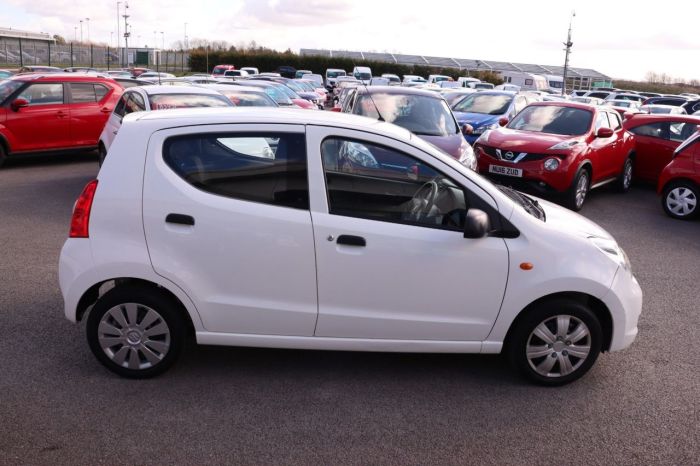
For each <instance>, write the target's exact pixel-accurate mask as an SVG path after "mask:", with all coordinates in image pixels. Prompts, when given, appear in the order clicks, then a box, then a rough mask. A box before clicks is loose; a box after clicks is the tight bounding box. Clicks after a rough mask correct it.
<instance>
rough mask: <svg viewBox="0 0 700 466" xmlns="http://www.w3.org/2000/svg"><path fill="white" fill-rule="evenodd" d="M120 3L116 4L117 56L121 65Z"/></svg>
mask: <svg viewBox="0 0 700 466" xmlns="http://www.w3.org/2000/svg"><path fill="white" fill-rule="evenodd" d="M121 4H122V2H117V56H118V57H119V64H120V65H121V64H122V56H121V54H120V53H119V32H120V31H119V5H121Z"/></svg>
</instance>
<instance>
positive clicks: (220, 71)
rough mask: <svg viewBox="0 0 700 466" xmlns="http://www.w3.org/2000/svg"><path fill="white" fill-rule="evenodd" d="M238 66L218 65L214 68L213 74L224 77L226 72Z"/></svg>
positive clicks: (215, 76)
mask: <svg viewBox="0 0 700 466" xmlns="http://www.w3.org/2000/svg"><path fill="white" fill-rule="evenodd" d="M235 69H236V67H235V66H233V65H216V66H215V67H214V69H213V70H211V75H212V77H214V78H223V77H224V73H226V72H227V71H230V70H235Z"/></svg>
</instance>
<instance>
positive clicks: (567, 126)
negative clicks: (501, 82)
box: [508, 105, 593, 136]
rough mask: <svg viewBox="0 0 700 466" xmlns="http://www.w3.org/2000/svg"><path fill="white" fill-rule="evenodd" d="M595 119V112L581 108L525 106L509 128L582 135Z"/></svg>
mask: <svg viewBox="0 0 700 466" xmlns="http://www.w3.org/2000/svg"><path fill="white" fill-rule="evenodd" d="M592 121H593V112H591V111H589V110H584V109H581V108H573V107H561V106H558V105H535V106H530V107H525V108H524V109H523V110H522V111H521V112H520V113H518V115H517V116H516V117H515V118H514V119H513V120H512V121H511V122H510V123H509V124H508V128H510V129H517V130H520V131H534V132H537V133H547V134H560V135H566V136H581V135H583V134H586V133H587V132H588V130H589V129H590V127H591V122H592Z"/></svg>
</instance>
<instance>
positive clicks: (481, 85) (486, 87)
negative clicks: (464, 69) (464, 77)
mask: <svg viewBox="0 0 700 466" xmlns="http://www.w3.org/2000/svg"><path fill="white" fill-rule="evenodd" d="M469 87H470V88H472V89H476V90H477V91H484V90H486V91H488V90H493V89H495V88H496V86H494V85H493V84H492V83H485V82H480V83H469Z"/></svg>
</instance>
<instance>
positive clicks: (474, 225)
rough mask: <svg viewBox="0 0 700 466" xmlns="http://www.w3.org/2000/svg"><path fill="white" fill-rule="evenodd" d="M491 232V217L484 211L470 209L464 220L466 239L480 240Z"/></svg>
mask: <svg viewBox="0 0 700 466" xmlns="http://www.w3.org/2000/svg"><path fill="white" fill-rule="evenodd" d="M489 231H491V222H490V221H489V216H488V215H487V214H486V212H484V211H483V210H479V209H469V210H468V211H467V217H466V218H465V220H464V237H465V238H472V239H478V238H483V237H484V236H486V235H488V234H489Z"/></svg>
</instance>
